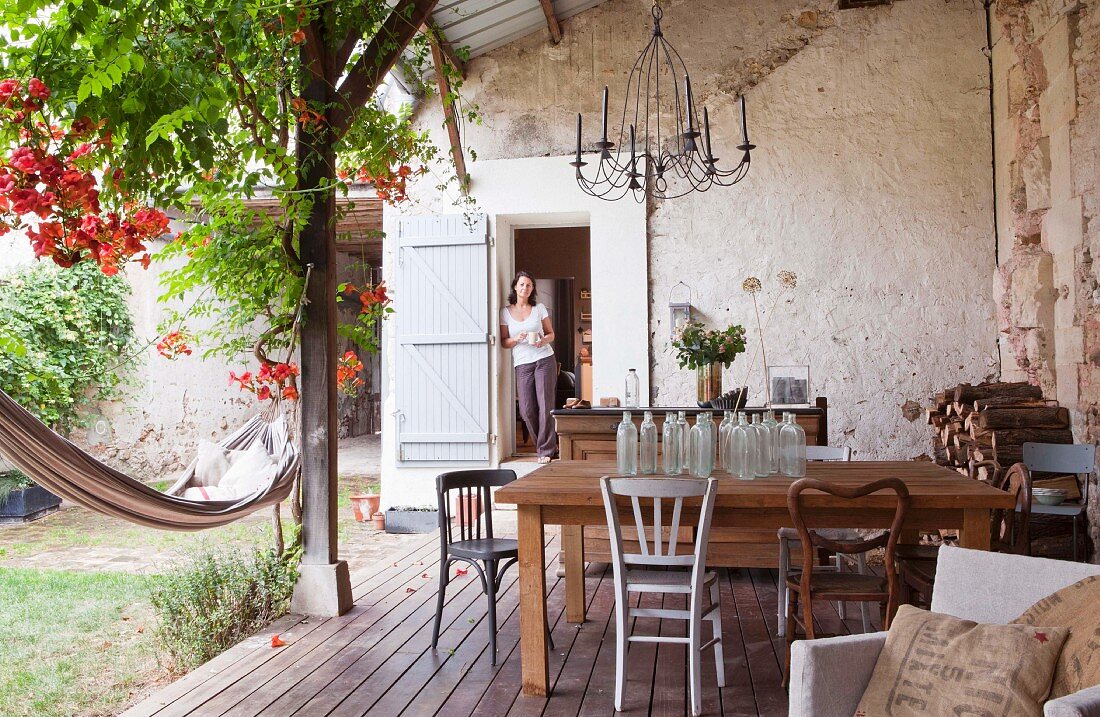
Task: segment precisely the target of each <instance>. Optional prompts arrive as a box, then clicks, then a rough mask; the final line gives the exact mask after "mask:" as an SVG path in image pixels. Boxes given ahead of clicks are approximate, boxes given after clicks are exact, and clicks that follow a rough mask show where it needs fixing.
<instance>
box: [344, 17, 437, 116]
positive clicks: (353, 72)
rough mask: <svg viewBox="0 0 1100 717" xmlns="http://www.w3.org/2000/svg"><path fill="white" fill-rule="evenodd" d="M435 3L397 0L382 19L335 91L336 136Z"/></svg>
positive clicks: (396, 57) (376, 86)
mask: <svg viewBox="0 0 1100 717" xmlns="http://www.w3.org/2000/svg"><path fill="white" fill-rule="evenodd" d="M438 2H439V0H399V1H398V3H397V6H396V7H394V9H393V12H391V13H390V15H389V17H387V18H386V19H385V21H383V23H382V26H381V27H380V28H379V29H378V32H377V33H376V34H375V36H374V38H373V39H372V40H371V41H370V44H369V45H367V48H366V49H365V50H363V54H362V55H361V56H360V57H359V59H358V60H356V62H355V64H354V65H352V68H351V69H350V70H348V74H347V76H346V77H345V78H344V81H343V82H341V83H340V87H339V89H338V90H337V91H336V94H337V98H336V99H337V105H336V106H335V107H334V108H333V110H332V112H331V124H332V128H333V132H334V133H335V134H336V137H337V138H339V137H341V136H343V134H344V132H346V131H347V129H348V127H349V126H350V125H351V123H352V121H353V120H354V119H355V115H356V114H357V113H358V112H359V111H360V110H361V109H362V107H363V104H364V103H365V102H366V101H367V100H368V99H370V97H371V95H373V94H374V91H375V90H376V89H377V88H378V85H379V83H381V82H382V78H384V77H385V76H386V73H387V72H389V71H390V70H392V69H393V66H394V65H395V64H397V59H398V58H399V57H401V53H402V52H404V51H405V48H406V47H407V46H408V44H409V41H410V40H412V38H413V36H414V35H416V33H417V32H419V31H420V27H421V26H422V25H423V24H424V23H425V22H427V20H428V17H430V16H431V14H432V10H434V9H435V6H436V4H438Z"/></svg>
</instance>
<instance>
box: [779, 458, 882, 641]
mask: <svg viewBox="0 0 1100 717" xmlns="http://www.w3.org/2000/svg"><path fill="white" fill-rule="evenodd" d="M806 460H809V461H850V460H852V449H851V448H849V447H847V446H843V447H842V446H806ZM818 532H819V533H821V534H822V535H825V536H826V537H829V538H832V539H834V540H858V539H859V534H858V533H856V532H855V531H854V530H845V529H843V528H839V529H836V530H819V531H818ZM792 542H793V543H795V544H798V531H797V530H795V529H794V528H780V529H779V585H778V589H777V592H778V593H779V608H778V616H779V621H778V622H779V629H778V630H777V631H776V634H777V635H779V637H783V636H785V635H786V634H787V600H788V599H789V595H790V591H789V590H788V589H787V576H788V575H789V574H790V572H791V543H792ZM847 557H849V558H851V559H852V560H854V561H855V563H856V570H857V571H858V572H859V574H860V575H866V574H867V557H866V556H865V555H864V554H863V553H860V554H858V555H854V556H847ZM844 560H845V556H843V555H841V554H840V553H837V554H836V556H835V557H834V562H833V565H822V566H820V567H818V568H817V571H820V572H837V573H839V572H842V571H843V570H844ZM836 609H837V612H839V613H840V616H841V617H842V618H847V617H848V603H845V602H838V603H837V606H836ZM859 614H860V617H861V618H863V631H864V632H870V631H871V618H870V617H869V616H868V614H867V603H860V604H859Z"/></svg>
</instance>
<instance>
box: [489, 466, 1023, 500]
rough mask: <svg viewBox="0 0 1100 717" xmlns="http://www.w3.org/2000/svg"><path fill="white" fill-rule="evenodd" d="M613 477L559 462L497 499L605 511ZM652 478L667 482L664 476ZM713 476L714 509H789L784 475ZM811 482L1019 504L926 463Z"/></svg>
mask: <svg viewBox="0 0 1100 717" xmlns="http://www.w3.org/2000/svg"><path fill="white" fill-rule="evenodd" d="M614 474H615V463H614V462H613V461H554V462H553V463H550V464H548V465H545V466H542V467H541V468H539V469H538V470H536V471H534V472H532V473H530V474H528V475H526V476H524V477H523V478H520V479H518V480H516V481H514V482H513V483H510V484H509V485H506V486H504V487H503V488H500V489H499V490H497V492H496V494H495V496H494V497H495V500H496V501H497V502H499V503H511V504H516V505H561V506H569V505H578V506H602V505H603V499H602V497H601V496H600V487H599V479H600V478H601V477H602V476H606V475H614ZM639 477H647V476H639ZM652 477H654V478H662V479H664V475H663V474H659V475H656V476H652ZM681 477H684V478H686V477H689V476H686V475H685V476H681ZM713 477H714V478H717V479H719V486H718V495H717V502H716V503H715V506H716V507H727V508H753V507H755V508H782V509H786V507H787V489H788V488H789V487H790V485H791V483H793V482H794V479H792V478H786V477H782V476H770V477H768V478H757V479H755V480H751V481H743V480H738V479H736V478H734V477H733V476H731V475H730V474H729V473H726V472H724V471H722V470H716V471H715V472H714V474H713ZM806 477H807V478H818V479H820V480H824V481H829V482H832V483H839V484H841V485H846V486H853V485H859V484H863V483H870V482H872V481H876V480H879V479H881V478H900V479H901V480H902V481H903V482H904V483H905V486H906V487H907V488H908V489H909V496H910V506H911V508H914V509H918V508H919V509H945V510H957V509H965V508H989V509H992V508H1011V507H1013V506H1014V505H1015V497H1014V496H1012V495H1011V494H1009V493H1006V492H1004V491H1002V490H998V489H996V488H994V487H993V486H990V485H988V484H986V483H982V482H980V481H977V480H973V479H971V478H967V477H965V476H963V475H960V474H959V473H956V472H955V471H953V470H951V469H949V468H944V467H943V466H938V465H936V464H934V463H929V462H925V461H850V462H839V461H834V462H816V461H815V462H811V463H809V464H807V468H806ZM667 480H675V479H667ZM803 497H804V500H805V502H806V505H807V506H808V507H819V508H832V507H837V508H843V507H852V506H853V504H854V503H857V504H858V505H860V506H864V507H867V508H891V507H893V505H894V497H893V493H892V492H889V493H887V492H880V493H875V494H873V495H869V496H866V497H864V498H860V499H858V500H857V501H847V500H844V499H842V498H836V497H833V496H829V495H826V494H823V493H816V492H810V493H804V494H803Z"/></svg>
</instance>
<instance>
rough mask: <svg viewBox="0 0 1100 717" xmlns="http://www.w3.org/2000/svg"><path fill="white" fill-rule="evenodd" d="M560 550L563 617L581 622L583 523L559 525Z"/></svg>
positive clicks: (583, 605)
mask: <svg viewBox="0 0 1100 717" xmlns="http://www.w3.org/2000/svg"><path fill="white" fill-rule="evenodd" d="M561 552H562V557H563V558H564V560H565V619H566V620H568V621H569V622H575V623H581V622H584V619H585V604H584V603H585V598H584V526H583V525H563V526H561Z"/></svg>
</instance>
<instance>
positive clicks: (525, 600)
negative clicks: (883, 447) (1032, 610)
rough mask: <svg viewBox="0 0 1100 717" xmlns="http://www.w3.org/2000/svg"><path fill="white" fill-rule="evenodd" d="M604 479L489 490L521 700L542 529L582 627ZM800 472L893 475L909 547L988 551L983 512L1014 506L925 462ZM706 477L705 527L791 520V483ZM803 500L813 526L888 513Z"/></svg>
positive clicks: (534, 476) (540, 629)
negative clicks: (514, 626) (500, 542)
mask: <svg viewBox="0 0 1100 717" xmlns="http://www.w3.org/2000/svg"><path fill="white" fill-rule="evenodd" d="M614 474H615V464H614V463H613V462H610V461H556V462H554V463H550V464H548V465H546V466H543V467H541V468H539V469H537V470H535V471H534V472H532V473H530V474H528V475H526V476H524V477H523V478H520V479H518V480H516V481H514V482H512V483H510V484H509V485H506V486H504V487H502V488H500V489H498V490H497V492H496V495H495V500H496V502H497V503H504V504H514V505H515V506H516V508H517V513H518V536H517V538H518V541H519V590H520V660H521V668H522V679H523V693H524V694H525V695H532V696H544V697H545V696H548V695H549V693H550V671H549V654H548V652H547V641H546V637H547V633H546V622H545V621H546V566H545V562H544V549H545V545H546V543H545V540H544V536H545V526H547V525H560V526H562V528H561V550H562V561H563V563H564V567H565V599H566V619H567V620H568V621H569V622H584V619H585V585H584V526H585V525H599V526H605V527H606V525H607V520H606V514H605V512H604V507H603V498H602V496H601V494H600V486H599V479H600V477H601V476H606V475H614ZM806 474H807V477H808V478H818V479H821V480H825V481H829V482H832V483H838V484H840V485H847V486H853V485H859V484H863V483H870V482H872V481H875V480H879V479H880V478H899V479H901V480H902V481H903V482H904V483H905V485H906V487H907V488H908V489H909V496H910V503H909V510H908V512H907V514H906V519H905V523H904V525H903V530H902V535H901V536H900V538H899V539H901V540H905V541H914V540H915V539H916V538H917V536H918V532H919V530H921V529H937V528H955V529H958V531H959V544H960V545H961V546H962V547H964V548H974V549H978V550H988V549H989V544H990V511H992V510H994V509H998V508H1012V507H1013V505H1014V504H1015V498H1014V496H1012V495H1010V494H1009V493H1006V492H1004V491H1001V490H998V489H996V488H994V487H992V486H990V485H988V484H985V483H982V482H980V481H977V480H973V479H970V478H967V477H965V476H963V475H960V474H959V473H956V472H955V471H952V470H950V469H948V468H944V467H942V466H937V465H935V464H934V463H930V462H925V461H851V462H812V463H810V464H809V465H808V466H807V471H806ZM683 477H688V476H683ZM713 477H715V478H718V479H719V487H718V494H717V499H716V501H715V507H714V516H713V520H712V525H714V526H729V527H747V528H767V529H775V530H778V529H779V528H781V527H783V526H788V525H790V524H791V519H790V514H789V513H788V511H787V489H788V488H789V487H790V485H791V483H793V482H794V481H793V479H791V478H787V477H783V476H771V477H768V478H757V479H755V480H747V481H745V480H737V479H736V478H734V477H733V476H731V475H730V474H728V473H725V472H722V471H716V472H715V473H714V474H713ZM803 499H804V505H806V506H807V509H806V517H807V522H808V523H809V524H810V525H812V526H814V527H819V528H887V527H889V526H890V522H891V520H892V518H893V515H894V505H895V499H894V496H893V493H888V492H879V493H874V494H872V495H868V496H865V497H863V498H859V499H856V500H844V499H842V498H837V497H834V496H829V495H826V494H824V493H816V492H811V493H804V494H803ZM688 505H689V504H688ZM688 505H685V511H684V524H685V525H688V524H691V523H692V522H693V521H694V520H696V518H697V515H698V513H697V508H696V512H695V515H694V516H693V515H692V514H691V511H690V510H688ZM624 509H625V506H624ZM631 520H632V518H631Z"/></svg>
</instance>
